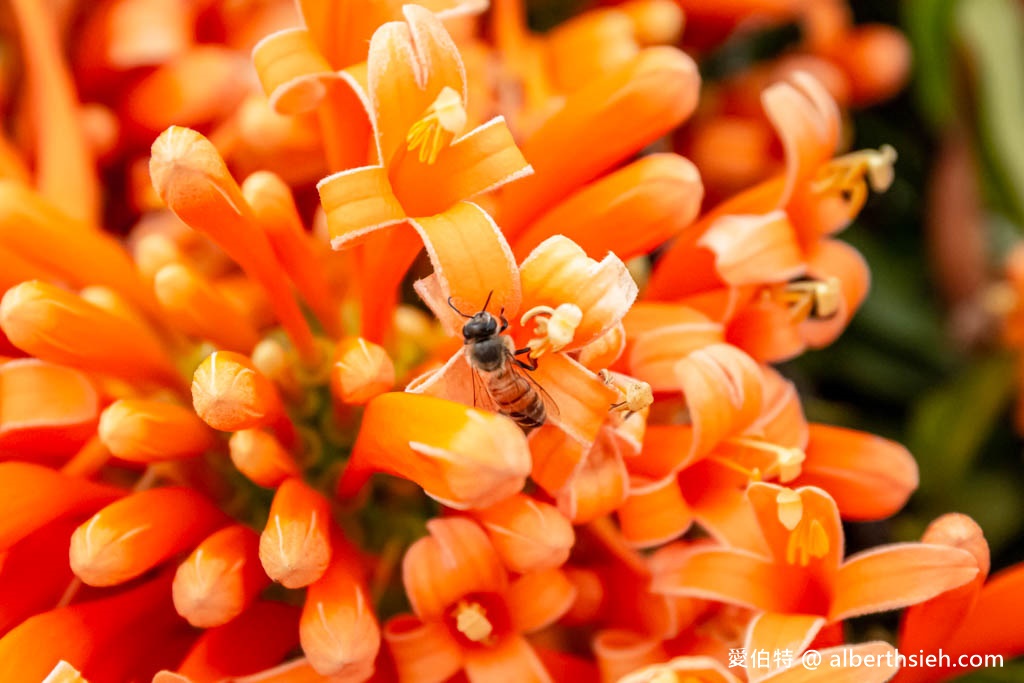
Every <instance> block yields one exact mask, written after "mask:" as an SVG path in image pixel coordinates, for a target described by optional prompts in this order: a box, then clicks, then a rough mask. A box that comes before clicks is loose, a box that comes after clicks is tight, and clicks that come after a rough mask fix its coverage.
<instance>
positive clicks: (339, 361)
mask: <svg viewBox="0 0 1024 683" xmlns="http://www.w3.org/2000/svg"><path fill="white" fill-rule="evenodd" d="M394 385H395V365H394V363H392V362H391V357H390V356H388V353H387V351H385V350H384V349H383V347H381V346H379V345H377V344H374V343H373V342H369V341H366V340H365V339H363V338H362V337H348V338H346V339H342V340H341V341H340V342H338V346H337V348H336V349H335V352H334V365H333V367H332V368H331V393H332V394H333V395H334V398H335V399H336V400H338V401H340V402H342V403H348V404H355V405H362V404H364V403H367V402H369V401H370V399H372V398H374V397H376V396H378V395H380V394H383V393H384V392H385V391H389V390H390V389H391V388H392V387H393V386H394Z"/></svg>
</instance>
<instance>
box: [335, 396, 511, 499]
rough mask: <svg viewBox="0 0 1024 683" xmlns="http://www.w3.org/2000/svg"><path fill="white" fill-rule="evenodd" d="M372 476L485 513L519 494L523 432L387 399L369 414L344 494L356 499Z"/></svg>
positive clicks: (428, 400) (480, 414) (491, 420)
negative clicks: (383, 475)
mask: <svg viewBox="0 0 1024 683" xmlns="http://www.w3.org/2000/svg"><path fill="white" fill-rule="evenodd" d="M399 415H400V416H401V419H400V420H397V421H396V420H395V416H399ZM371 471H383V472H388V473H390V474H394V475H397V476H400V477H404V478H406V479H410V480H411V481H414V482H416V483H417V484H419V485H420V486H421V487H423V489H424V491H425V492H426V493H427V495H429V496H431V497H433V498H436V499H437V500H440V501H442V502H444V503H445V504H446V505H448V506H450V507H454V508H456V509H465V508H474V507H486V506H488V505H492V504H494V503H496V502H498V501H500V500H503V499H505V498H506V497H508V496H510V495H512V494H513V493H516V492H518V491H519V490H520V489H522V487H523V484H524V483H525V479H526V476H527V474H528V473H529V471H530V454H529V449H528V448H527V445H526V438H525V436H523V433H522V431H521V430H520V429H519V427H517V426H516V424H515V423H514V422H512V420H510V419H508V418H507V417H505V416H503V415H497V414H494V413H488V412H484V411H481V410H476V409H473V408H468V407H466V406H464V405H462V404H459V403H454V402H451V401H446V400H444V399H439V398H434V397H432V396H422V395H416V394H406V393H387V394H382V395H380V396H378V397H377V398H375V399H373V400H372V401H370V403H369V404H367V406H366V411H365V413H364V414H363V424H362V428H361V429H360V431H359V437H358V438H357V439H356V443H355V446H354V447H353V450H352V459H351V461H350V463H349V465H348V469H347V470H346V472H345V474H344V475H343V477H342V479H341V481H340V483H339V494H340V495H341V496H342V497H347V496H350V495H352V494H354V493H355V491H356V490H358V487H359V486H361V485H362V481H363V480H362V477H363V476H365V475H366V474H368V473H369V472H371Z"/></svg>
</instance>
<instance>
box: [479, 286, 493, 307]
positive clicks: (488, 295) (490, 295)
mask: <svg viewBox="0 0 1024 683" xmlns="http://www.w3.org/2000/svg"><path fill="white" fill-rule="evenodd" d="M492 296H494V290H493V289H492V290H491V291H490V292H488V294H487V300H486V301H484V307H483V308H482V309H481V310H484V311H486V310H487V304H489V303H491V297H492Z"/></svg>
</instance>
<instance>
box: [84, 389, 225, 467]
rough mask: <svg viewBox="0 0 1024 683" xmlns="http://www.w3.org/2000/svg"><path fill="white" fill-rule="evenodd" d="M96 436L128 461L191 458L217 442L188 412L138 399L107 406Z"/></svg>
mask: <svg viewBox="0 0 1024 683" xmlns="http://www.w3.org/2000/svg"><path fill="white" fill-rule="evenodd" d="M98 433H99V437H100V440H101V441H102V442H103V445H104V446H106V447H107V449H109V450H110V452H111V453H113V454H114V455H116V456H117V457H119V458H121V459H123V460H130V461H132V462H144V463H150V462H159V461H161V460H177V459H179V458H189V457H194V456H197V455H201V454H202V453H203V452H205V451H207V450H209V449H211V448H213V447H214V446H215V445H216V443H217V442H216V440H215V439H214V436H213V433H212V432H211V431H210V428H209V427H207V426H206V424H205V423H203V421H202V420H200V419H199V418H198V417H196V414H195V413H194V412H192V411H191V410H190V409H188V408H184V407H182V406H179V405H175V404H173V403H164V402H163V401H147V400H142V399H121V400H119V401H115V402H114V403H112V404H110V405H109V406H107V408H106V409H105V410H104V411H103V414H102V415H101V416H100V423H99V428H98Z"/></svg>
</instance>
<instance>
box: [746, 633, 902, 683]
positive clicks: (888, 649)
mask: <svg viewBox="0 0 1024 683" xmlns="http://www.w3.org/2000/svg"><path fill="white" fill-rule="evenodd" d="M818 652H819V654H820V655H821V666H820V667H818V668H816V669H813V670H812V669H809V668H807V667H804V666H802V665H800V664H797V665H796V666H793V667H791V668H789V669H786V670H785V671H780V672H777V673H775V674H772V675H769V676H768V677H767V678H762V679H761V681H762V683H833V681H834V682H835V683H885V681H888V680H890V679H891V678H892V676H893V674H895V673H896V671H897V669H898V668H899V663H898V660H897V657H896V653H897V651H896V648H894V647H893V646H892V645H890V644H889V643H885V642H882V641H874V642H871V643H861V644H859V645H844V646H842V647H830V648H825V649H824V650H819V651H818ZM858 661H859V662H863V664H861V665H859V666H854V665H853V664H852V663H851V662H858ZM868 662H870V664H868ZM834 664H835V666H834Z"/></svg>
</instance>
